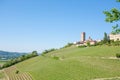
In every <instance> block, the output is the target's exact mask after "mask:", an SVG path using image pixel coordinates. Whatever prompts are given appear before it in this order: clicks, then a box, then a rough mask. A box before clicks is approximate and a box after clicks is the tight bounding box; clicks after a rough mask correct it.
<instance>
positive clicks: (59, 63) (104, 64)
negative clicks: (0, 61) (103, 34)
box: [16, 46, 120, 80]
mask: <svg viewBox="0 0 120 80" xmlns="http://www.w3.org/2000/svg"><path fill="white" fill-rule="evenodd" d="M117 52H120V47H108V46H97V47H87V48H77V47H70V48H66V49H60V50H57V51H54V52H51V53H48V54H47V55H46V56H38V57H35V58H32V59H29V60H26V61H24V62H21V63H19V64H17V65H16V67H17V68H18V69H19V70H20V71H22V72H27V73H30V75H31V76H32V78H33V79H34V80H94V79H96V78H109V77H120V60H118V59H114V57H115V54H116V53H117ZM58 57H59V59H58ZM116 80H119V79H116Z"/></svg>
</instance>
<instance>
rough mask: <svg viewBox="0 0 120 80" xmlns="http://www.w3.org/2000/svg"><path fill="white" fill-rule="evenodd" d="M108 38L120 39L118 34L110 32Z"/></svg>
mask: <svg viewBox="0 0 120 80" xmlns="http://www.w3.org/2000/svg"><path fill="white" fill-rule="evenodd" d="M109 39H110V40H113V41H120V34H115V35H114V34H110V35H109Z"/></svg>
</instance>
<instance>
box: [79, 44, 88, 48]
mask: <svg viewBox="0 0 120 80" xmlns="http://www.w3.org/2000/svg"><path fill="white" fill-rule="evenodd" d="M85 47H87V46H85V45H82V46H78V48H85Z"/></svg>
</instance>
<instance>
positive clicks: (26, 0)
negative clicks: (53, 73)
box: [0, 0, 119, 52]
mask: <svg viewBox="0 0 120 80" xmlns="http://www.w3.org/2000/svg"><path fill="white" fill-rule="evenodd" d="M112 7H119V3H116V2H115V0H91V1H90V0H0V50H5V51H13V52H14V51H17V52H31V51H33V50H37V51H38V52H41V51H42V50H44V49H49V48H59V47H62V46H64V45H65V44H67V43H68V42H74V41H79V40H80V33H81V32H83V31H84V32H86V34H87V37H88V36H91V37H92V38H93V39H102V38H103V33H104V32H107V33H110V32H111V26H112V25H113V24H110V23H106V22H105V15H104V14H103V11H104V10H110V9H111V8H112Z"/></svg>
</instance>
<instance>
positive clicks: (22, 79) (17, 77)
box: [4, 66, 33, 80]
mask: <svg viewBox="0 0 120 80" xmlns="http://www.w3.org/2000/svg"><path fill="white" fill-rule="evenodd" d="M17 70H18V69H17V68H16V67H15V66H12V67H9V68H6V69H4V73H5V74H6V78H5V79H6V80H33V79H32V77H31V76H30V74H29V73H27V72H24V73H23V72H19V73H16V71H17Z"/></svg>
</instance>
